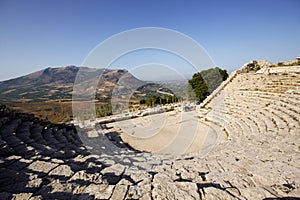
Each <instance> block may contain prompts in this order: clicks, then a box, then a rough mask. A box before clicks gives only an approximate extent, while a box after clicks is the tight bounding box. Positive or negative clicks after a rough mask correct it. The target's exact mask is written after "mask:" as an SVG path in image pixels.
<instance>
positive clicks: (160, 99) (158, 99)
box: [140, 95, 178, 107]
mask: <svg viewBox="0 0 300 200" xmlns="http://www.w3.org/2000/svg"><path fill="white" fill-rule="evenodd" d="M176 102H178V97H176V96H175V95H174V96H155V95H154V96H152V97H150V98H147V99H141V100H140V104H142V105H146V106H148V107H153V106H156V105H165V104H169V103H176Z"/></svg>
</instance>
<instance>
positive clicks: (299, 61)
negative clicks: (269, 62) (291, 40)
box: [277, 60, 300, 67]
mask: <svg viewBox="0 0 300 200" xmlns="http://www.w3.org/2000/svg"><path fill="white" fill-rule="evenodd" d="M298 65H300V60H296V61H294V62H292V63H290V62H287V63H286V62H279V63H277V66H279V67H284V66H298Z"/></svg>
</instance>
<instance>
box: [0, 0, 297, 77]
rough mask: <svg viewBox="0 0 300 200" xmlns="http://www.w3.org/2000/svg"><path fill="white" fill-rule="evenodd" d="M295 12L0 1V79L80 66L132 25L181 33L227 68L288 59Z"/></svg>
mask: <svg viewBox="0 0 300 200" xmlns="http://www.w3.org/2000/svg"><path fill="white" fill-rule="evenodd" d="M299 10H300V1H298V0H280V1H279V0H259V1H256V0H251V1H244V0H242V1H214V0H212V1H196V0H195V1H160V0H152V1H144V0H128V1H124V0H123V1H121V0H120V1H114V0H97V1H96V0H95V1H92V0H87V1H84V0H64V1H60V0H51V1H46V0H45V1H39V0H27V1H19V0H17V1H15V0H0V67H1V74H0V80H6V79H9V78H13V77H18V76H20V75H25V74H28V73H31V72H34V71H37V70H40V69H43V68H46V67H49V66H50V67H59V66H66V65H81V64H82V62H83V61H84V59H85V58H86V56H87V55H88V54H89V52H90V51H91V50H92V49H93V48H94V47H95V46H96V45H98V44H99V43H100V42H102V41H104V40H105V39H107V38H108V37H110V36H112V35H114V34H117V33H119V32H122V31H126V30H128V29H133V28H139V27H163V28H169V29H174V30H176V31H179V32H181V33H183V34H186V35H187V36H189V37H191V38H193V39H194V40H196V41H197V42H198V43H199V44H200V45H202V46H203V47H204V48H205V49H206V51H207V52H208V53H209V55H210V56H211V57H212V59H213V61H214V63H215V64H216V65H218V66H221V67H222V68H226V69H228V70H232V69H236V68H238V67H240V66H242V65H243V64H244V63H246V62H248V61H249V60H252V59H267V60H270V61H272V62H279V61H284V60H292V59H294V58H295V57H296V56H298V55H299V54H300V11H299ZM118 64H120V65H122V63H118ZM125 65H126V63H124V66H116V67H119V68H124V67H125Z"/></svg>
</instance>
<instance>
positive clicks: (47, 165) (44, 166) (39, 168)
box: [28, 160, 58, 174]
mask: <svg viewBox="0 0 300 200" xmlns="http://www.w3.org/2000/svg"><path fill="white" fill-rule="evenodd" d="M57 165H58V164H56V163H51V162H45V161H39V160H37V161H35V162H33V163H31V164H30V165H29V166H28V169H29V170H33V171H35V172H43V173H46V174H47V173H49V171H51V170H52V169H53V168H55V167H56V166H57Z"/></svg>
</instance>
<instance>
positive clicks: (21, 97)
mask: <svg viewBox="0 0 300 200" xmlns="http://www.w3.org/2000/svg"><path fill="white" fill-rule="evenodd" d="M79 70H80V76H79V77H77V78H79V79H85V80H89V77H96V76H99V77H101V78H100V79H99V82H98V85H97V92H96V98H97V99H99V100H100V101H107V100H108V99H109V98H110V94H111V92H112V89H113V88H114V87H115V86H116V84H117V83H118V81H119V79H120V78H121V77H123V76H125V77H126V83H128V84H129V85H130V86H131V87H133V86H134V85H140V84H143V82H142V81H140V80H138V79H137V78H135V77H134V76H133V75H131V74H130V73H129V72H128V71H127V70H124V69H103V68H102V69H96V68H88V67H76V66H67V67H60V68H46V69H43V70H40V71H37V72H34V73H32V74H28V75H26V76H22V77H19V78H15V79H10V80H7V81H3V82H0V99H1V101H14V102H28V101H30V102H40V101H49V100H59V101H61V100H63V101H68V100H71V98H72V90H73V84H74V82H75V79H76V76H77V73H78V72H79ZM100 75H101V76H100ZM123 79H124V78H123ZM83 92H84V91H83Z"/></svg>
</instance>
